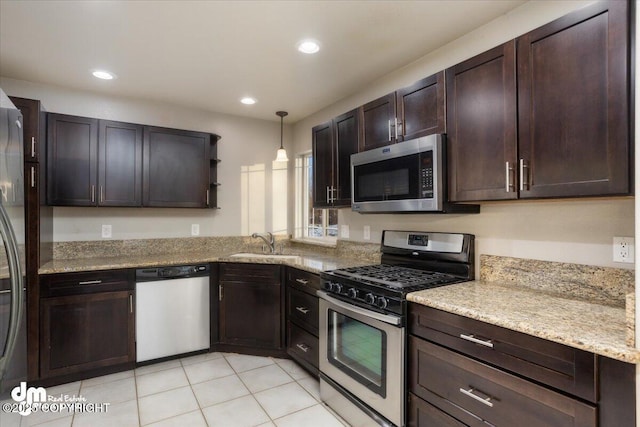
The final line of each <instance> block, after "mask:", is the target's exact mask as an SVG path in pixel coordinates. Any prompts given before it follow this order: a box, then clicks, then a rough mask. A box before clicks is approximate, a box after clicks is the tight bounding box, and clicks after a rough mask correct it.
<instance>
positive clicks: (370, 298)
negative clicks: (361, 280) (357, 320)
mask: <svg viewBox="0 0 640 427" xmlns="http://www.w3.org/2000/svg"><path fill="white" fill-rule="evenodd" d="M364 301H365V302H366V303H367V304H373V303H375V302H376V296H375V295H373V294H372V293H371V292H369V293H368V294H366V295H365V296H364Z"/></svg>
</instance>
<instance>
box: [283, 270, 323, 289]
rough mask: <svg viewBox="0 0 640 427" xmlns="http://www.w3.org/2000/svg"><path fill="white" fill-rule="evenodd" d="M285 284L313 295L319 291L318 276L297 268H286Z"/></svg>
mask: <svg viewBox="0 0 640 427" xmlns="http://www.w3.org/2000/svg"><path fill="white" fill-rule="evenodd" d="M287 284H288V285H289V286H291V287H294V288H296V289H298V290H300V291H303V292H307V293H310V294H313V295H315V294H316V291H318V290H320V276H318V275H317V274H313V273H309V272H308V271H303V270H298V269H297V268H291V267H289V268H287Z"/></svg>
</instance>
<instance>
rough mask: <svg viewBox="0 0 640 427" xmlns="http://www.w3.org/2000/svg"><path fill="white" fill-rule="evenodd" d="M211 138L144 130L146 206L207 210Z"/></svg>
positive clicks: (180, 132)
mask: <svg viewBox="0 0 640 427" xmlns="http://www.w3.org/2000/svg"><path fill="white" fill-rule="evenodd" d="M209 149H210V134H208V133H203V132H191V131H183V130H177V129H166V128H158V127H150V126H147V127H145V129H144V153H143V158H144V167H143V170H144V178H143V183H144V184H143V190H142V197H143V201H144V205H145V206H156V207H183V208H206V207H208V205H209V198H210V182H209V170H210V166H211V163H210V160H211V159H210V153H209Z"/></svg>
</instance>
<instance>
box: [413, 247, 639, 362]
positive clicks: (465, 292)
mask: <svg viewBox="0 0 640 427" xmlns="http://www.w3.org/2000/svg"><path fill="white" fill-rule="evenodd" d="M530 261H531V260H519V259H516V258H502V257H486V256H484V255H483V256H481V264H484V265H483V266H482V269H481V274H480V275H481V279H482V280H476V281H471V282H465V283H458V284H455V285H449V286H443V287H440V288H435V289H429V290H424V291H419V292H414V293H411V294H409V295H408V297H407V299H408V300H409V301H411V302H415V303H418V304H422V305H426V306H428V307H433V308H437V309H440V310H444V311H447V312H450V313H454V314H459V315H461V316H465V317H469V318H472V319H476V320H480V321H483V322H486V323H490V324H492V325H496V326H501V327H504V328H507V329H511V330H514V331H518V332H523V333H526V334H529V335H533V336H536V337H539V338H543V339H547V340H549V341H554V342H557V343H561V344H565V345H568V346H570V347H574V348H579V349H582V350H586V351H590V352H593V353H596V354H599V355H602V356H606V357H610V358H612V359H616V360H620V361H624V362H630V363H640V351H639V350H637V349H635V348H634V347H632V346H628V345H627V324H628V319H627V314H628V313H627V312H626V311H625V307H624V293H622V292H621V291H618V290H616V291H615V292H614V291H611V289H614V288H620V289H627V288H628V286H629V283H628V280H629V279H631V280H632V278H633V272H629V273H625V272H621V276H620V277H621V279H620V280H619V283H617V284H614V283H613V282H612V281H611V280H609V281H608V282H606V281H601V280H600V279H597V280H596V281H595V282H601V283H602V282H606V283H603V284H602V287H603V288H607V289H606V290H607V293H608V294H609V296H608V297H607V298H609V297H610V296H611V295H615V296H616V297H615V298H613V297H612V298H611V299H607V298H603V297H602V294H603V293H605V291H604V290H603V289H596V288H595V285H594V284H593V282H589V283H587V282H584V283H582V282H581V281H582V280H584V277H581V276H582V275H584V276H588V275H587V274H585V272H587V271H591V270H593V269H599V267H591V266H582V267H580V266H577V265H575V264H567V265H566V268H560V267H561V266H560V265H558V263H549V265H545V263H544V262H541V261H533V262H530ZM498 266H502V267H503V269H498V268H497V267H498ZM507 266H508V267H507ZM516 267H517V268H516ZM509 269H510V270H513V272H514V275H511V276H509V273H508V271H507V270H509ZM536 270H538V274H537V277H538V280H537V282H538V283H539V286H538V285H536V286H534V285H533V283H534V282H536V281H534V280H532V277H533V275H534V274H535V273H536ZM553 270H557V271H558V272H559V275H556V274H553V273H552V271H553ZM497 271H500V273H499V276H497V277H496V274H497V273H496V272H497ZM516 272H517V274H516ZM560 272H561V273H560ZM591 275H592V276H593V274H591ZM568 276H571V277H573V279H572V280H568ZM595 276H597V275H595ZM488 279H490V280H488ZM578 279H580V280H578ZM559 280H562V281H563V282H564V283H568V282H571V283H572V285H571V286H567V288H570V291H569V290H568V289H564V290H563V289H562V286H560V285H556V283H559ZM578 282H580V283H579V285H576V283H578ZM619 294H621V295H622V302H620V301H619V298H618V297H617V295H619ZM594 295H597V297H594Z"/></svg>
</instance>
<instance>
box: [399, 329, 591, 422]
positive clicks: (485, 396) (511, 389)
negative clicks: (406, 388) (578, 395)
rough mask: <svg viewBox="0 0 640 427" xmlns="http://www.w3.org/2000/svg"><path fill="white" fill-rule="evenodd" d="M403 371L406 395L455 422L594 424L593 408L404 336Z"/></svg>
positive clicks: (414, 338)
mask: <svg viewBox="0 0 640 427" xmlns="http://www.w3.org/2000/svg"><path fill="white" fill-rule="evenodd" d="M409 373H410V374H409V375H410V377H409V378H410V391H411V392H412V393H414V394H415V395H417V396H419V397H421V398H423V399H425V400H426V401H428V402H431V403H432V404H434V405H436V406H438V407H440V408H441V409H442V410H444V411H445V412H448V413H449V414H452V415H453V416H454V417H456V418H458V413H460V416H461V417H463V416H466V417H469V416H472V417H473V418H477V419H479V420H484V421H485V422H488V423H490V424H493V425H496V426H516V425H522V426H527V427H535V426H541V427H542V426H554V427H564V426H567V427H569V426H573V427H589V426H596V418H597V417H596V408H595V407H594V406H591V405H588V404H586V403H582V402H580V401H578V400H575V399H572V398H570V397H567V396H565V395H562V394H560V393H558V392H555V391H552V390H549V389H547V388H544V387H542V386H539V385H537V384H534V383H532V382H530V381H527V380H524V379H522V378H520V377H517V376H515V375H511V374H508V373H506V372H503V371H500V370H498V369H496V368H493V367H491V366H489V365H485V364H484V363H481V362H478V361H476V360H473V359H470V358H468V357H465V356H463V355H460V354H458V353H456V352H453V351H451V350H449V349H446V348H444V347H440V346H438V345H435V344H432V343H430V342H427V341H423V340H420V339H418V338H416V337H410V338H409ZM465 413H466V415H464V414H465ZM471 424H477V422H476V423H471Z"/></svg>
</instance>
